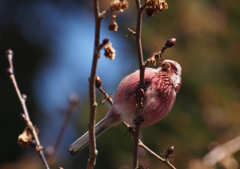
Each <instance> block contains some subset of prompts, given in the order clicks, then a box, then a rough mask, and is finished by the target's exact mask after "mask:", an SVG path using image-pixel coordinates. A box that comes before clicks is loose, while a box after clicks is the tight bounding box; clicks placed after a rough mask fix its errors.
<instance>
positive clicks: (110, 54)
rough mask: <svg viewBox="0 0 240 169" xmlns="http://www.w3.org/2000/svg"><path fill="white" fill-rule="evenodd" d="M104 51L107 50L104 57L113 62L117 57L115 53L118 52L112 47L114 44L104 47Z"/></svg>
mask: <svg viewBox="0 0 240 169" xmlns="http://www.w3.org/2000/svg"><path fill="white" fill-rule="evenodd" d="M104 50H105V53H104V55H105V56H106V57H107V58H109V59H111V60H114V59H115V55H116V54H115V52H116V50H115V49H114V48H113V47H112V43H111V42H109V43H107V44H106V45H104Z"/></svg>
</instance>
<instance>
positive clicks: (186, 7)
mask: <svg viewBox="0 0 240 169" xmlns="http://www.w3.org/2000/svg"><path fill="white" fill-rule="evenodd" d="M110 2H111V1H109V0H107V1H104V2H103V1H101V2H100V5H101V10H103V9H106V8H107V7H108V5H109V4H110ZM167 3H168V5H169V9H168V10H166V11H163V12H160V13H158V14H157V15H155V16H153V17H147V16H145V15H144V16H143V28H142V45H143V53H144V57H145V59H147V58H148V57H149V56H150V55H151V53H153V52H156V51H159V50H161V48H162V46H163V45H164V44H165V42H166V40H167V39H169V38H172V37H174V38H176V39H177V43H176V44H175V46H174V47H173V48H171V49H168V50H166V52H165V53H164V55H163V58H164V59H172V60H176V61H177V62H178V63H180V64H181V66H182V69H183V71H182V79H183V81H182V87H181V89H180V92H179V93H178V96H177V99H176V102H175V105H174V107H173V109H172V111H171V112H170V114H169V115H168V116H167V117H165V118H164V119H163V120H161V121H160V122H158V123H157V124H154V125H152V126H150V127H147V128H143V129H142V131H141V132H142V140H143V142H144V143H145V144H146V145H147V146H148V147H149V148H151V149H152V150H153V151H155V152H156V153H157V154H160V153H162V152H164V151H166V150H167V149H168V148H169V147H170V146H174V147H175V150H174V154H175V156H174V161H172V163H173V165H174V166H175V167H176V168H191V167H193V166H194V164H195V163H194V161H196V159H199V158H202V157H203V156H204V155H205V154H206V153H207V152H208V148H209V147H211V145H216V144H222V143H225V142H227V141H228V140H231V139H233V138H235V137H237V136H238V135H239V133H240V126H239V125H240V87H239V86H240V55H239V54H240V10H239V8H240V1H238V0H229V1H224V0H204V1H202V0H191V1H190V0H181V1H173V0H168V1H167ZM92 6H93V5H92V2H88V1H81V0H80V1H76V0H69V1H64V0H63V1H55V0H48V1H47V0H35V1H23V0H19V1H14V0H1V1H0V56H1V57H0V58H1V59H0V60H1V61H0V81H1V85H0V91H1V93H2V94H1V97H0V99H1V107H2V109H1V118H0V126H1V129H0V130H1V140H0V168H1V169H12V168H14V169H15V168H18V169H32V168H35V169H42V168H44V166H43V164H42V163H41V161H40V159H39V157H38V156H37V155H35V156H33V157H32V154H33V153H34V150H33V149H31V148H22V147H20V146H19V145H18V144H17V139H18V135H19V134H21V133H22V132H23V130H24V128H25V126H26V125H25V122H24V121H23V120H21V119H20V114H21V113H23V110H22V107H21V104H20V102H19V99H18V97H17V94H16V92H15V89H14V88H13V85H12V83H11V81H10V80H9V78H8V76H6V73H5V72H6V69H7V68H8V66H9V65H8V61H7V58H6V57H5V51H6V50H7V49H12V50H13V51H14V59H13V61H14V68H15V75H16V79H17V82H18V85H19V88H20V90H21V92H22V93H24V94H26V95H27V96H28V99H27V107H28V110H29V114H30V118H31V120H32V121H33V123H34V124H35V125H37V127H38V129H39V130H40V132H39V138H40V141H41V144H42V145H43V146H44V148H45V150H44V151H45V152H48V151H49V150H51V147H52V146H54V144H55V142H56V139H57V135H58V133H59V130H60V128H61V126H62V123H63V121H64V118H65V114H64V113H65V112H66V110H67V107H68V104H69V96H70V95H71V94H72V93H76V94H77V95H78V96H79V104H78V106H77V108H76V110H75V111H74V112H73V114H72V117H71V121H70V124H69V125H68V127H67V128H66V132H65V133H64V136H63V139H62V141H61V144H60V147H59V149H58V151H57V154H56V160H55V164H54V165H53V166H52V168H58V167H63V168H65V169H70V168H86V165H87V159H88V158H89V151H88V148H85V149H84V150H83V151H82V152H80V153H79V154H77V155H76V156H74V157H71V156H70V154H69V153H68V152H67V148H68V146H69V145H70V144H71V143H72V142H73V141H75V140H76V139H77V138H78V137H79V136H81V135H82V134H84V133H85V132H86V130H87V124H88V115H89V97H88V77H89V76H90V69H91V64H92V55H93V40H94V17H93V7H92ZM110 19H111V18H110V17H107V18H105V19H104V20H103V21H102V25H101V40H102V39H104V38H106V37H109V38H110V41H111V42H112V43H113V47H114V48H115V49H116V59H115V60H113V61H111V60H109V59H106V58H105V56H104V55H103V52H102V55H101V58H100V59H99V64H98V69H97V75H98V76H100V77H101V79H102V81H103V83H102V87H103V88H104V90H105V91H106V92H108V93H113V94H112V96H114V93H115V91H116V88H117V86H118V84H119V82H120V81H121V79H122V78H123V77H125V76H126V75H128V74H130V73H131V72H133V71H135V70H137V69H138V61H137V51H136V45H135V41H134V38H133V37H132V36H130V37H128V38H126V37H125V35H127V34H128V31H127V28H132V29H133V28H134V27H135V25H136V8H135V3H134V1H130V2H129V8H128V10H127V11H125V12H124V13H118V14H117V23H118V26H119V29H118V31H117V32H111V31H109V30H108V24H109V23H110ZM149 66H153V65H149ZM158 66H159V65H158ZM102 99H103V95H102V94H101V93H100V92H99V91H97V101H98V102H100V101H101V100H102ZM109 108H110V105H109V104H108V103H107V102H106V103H104V104H103V105H101V104H99V106H98V107H97V121H99V120H100V119H101V118H103V117H104V116H105V114H106V112H107V111H108V110H109ZM125 133H126V130H125V128H124V126H122V125H118V126H117V127H113V128H111V129H110V130H108V131H107V132H106V133H104V134H103V135H101V136H100V137H99V138H98V139H97V148H98V151H99V153H98V156H97V163H96V168H108V169H116V168H121V169H128V168H130V167H131V166H132V139H131V137H130V135H129V134H127V135H126V136H124V134H125ZM140 153H141V157H140V161H141V163H142V164H143V165H144V166H146V165H148V166H149V167H150V168H151V169H157V168H168V167H167V166H165V164H163V163H162V162H159V161H158V160H157V159H155V158H154V157H152V156H151V155H150V154H148V153H147V152H146V151H144V150H140ZM234 158H235V160H234V163H235V166H236V167H237V168H238V162H240V153H236V154H235V156H234Z"/></svg>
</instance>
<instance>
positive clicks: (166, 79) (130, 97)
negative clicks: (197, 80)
mask: <svg viewBox="0 0 240 169" xmlns="http://www.w3.org/2000/svg"><path fill="white" fill-rule="evenodd" d="M181 72H182V68H181V66H180V64H179V63H177V62H176V61H174V60H164V61H163V62H162V64H161V66H160V67H159V68H157V69H154V68H145V72H144V84H143V85H141V86H140V85H139V80H140V75H139V74H140V71H139V70H137V71H135V72H134V73H132V74H130V75H128V76H126V77H125V78H123V80H122V81H121V82H120V84H119V86H118V88H117V91H116V93H115V98H114V101H113V104H112V106H111V108H110V110H109V111H108V112H107V114H106V116H105V117H104V118H103V119H102V120H100V121H99V122H98V123H97V124H96V125H95V135H96V137H98V136H99V135H100V134H102V133H103V132H105V131H106V130H107V129H109V128H110V127H112V126H116V125H117V124H119V123H122V122H126V123H128V124H129V125H130V126H134V120H136V119H137V118H139V117H141V119H142V124H141V127H146V126H149V125H152V124H154V123H156V122H158V121H159V120H161V119H162V118H163V117H165V116H166V115H167V114H168V113H169V112H170V110H171V109H172V107H173V105H174V102H175V99H176V95H177V93H178V91H179V90H180V87H181V83H182V78H181ZM139 91H140V92H141V94H143V96H144V97H143V98H144V102H143V107H140V108H139V107H138V106H137V105H138V102H139V100H138V97H137V95H138V92H139ZM88 144H89V133H88V132H86V133H85V134H84V135H82V136H81V137H80V138H79V139H77V140H76V141H75V142H74V143H72V144H71V145H70V146H69V148H68V151H69V152H70V154H71V155H75V154H77V153H78V152H79V151H81V150H82V149H83V148H84V147H86V146H87V145H88Z"/></svg>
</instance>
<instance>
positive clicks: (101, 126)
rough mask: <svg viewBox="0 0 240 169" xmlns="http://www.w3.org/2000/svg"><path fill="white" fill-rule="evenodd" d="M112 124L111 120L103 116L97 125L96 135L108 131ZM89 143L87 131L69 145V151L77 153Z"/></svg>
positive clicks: (72, 153) (73, 153)
mask: <svg viewBox="0 0 240 169" xmlns="http://www.w3.org/2000/svg"><path fill="white" fill-rule="evenodd" d="M111 126H112V123H111V122H109V120H107V119H106V118H103V119H102V120H101V121H100V122H98V123H97V124H96V125H95V135H96V137H98V136H99V135H100V134H102V133H103V132H104V131H106V130H107V129H108V128H109V127H111ZM88 144H89V134H88V132H86V133H85V134H84V135H82V136H81V137H80V138H79V139H77V140H76V141H75V142H74V143H72V144H71V145H70V146H69V147H68V151H69V152H70V154H71V155H75V154H77V153H78V152H79V151H81V150H82V149H83V148H84V147H86V146H87V145H88Z"/></svg>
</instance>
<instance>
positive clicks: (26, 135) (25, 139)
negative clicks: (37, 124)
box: [17, 129, 33, 147]
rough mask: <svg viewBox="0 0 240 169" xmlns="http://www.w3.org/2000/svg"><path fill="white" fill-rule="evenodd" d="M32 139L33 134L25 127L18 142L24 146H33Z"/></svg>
mask: <svg viewBox="0 0 240 169" xmlns="http://www.w3.org/2000/svg"><path fill="white" fill-rule="evenodd" d="M32 141H33V140H32V134H31V133H30V132H29V131H28V130H27V129H25V130H24V131H23V133H22V134H20V135H19V136H18V142H17V143H18V144H19V145H20V146H22V147H31V143H32Z"/></svg>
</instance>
